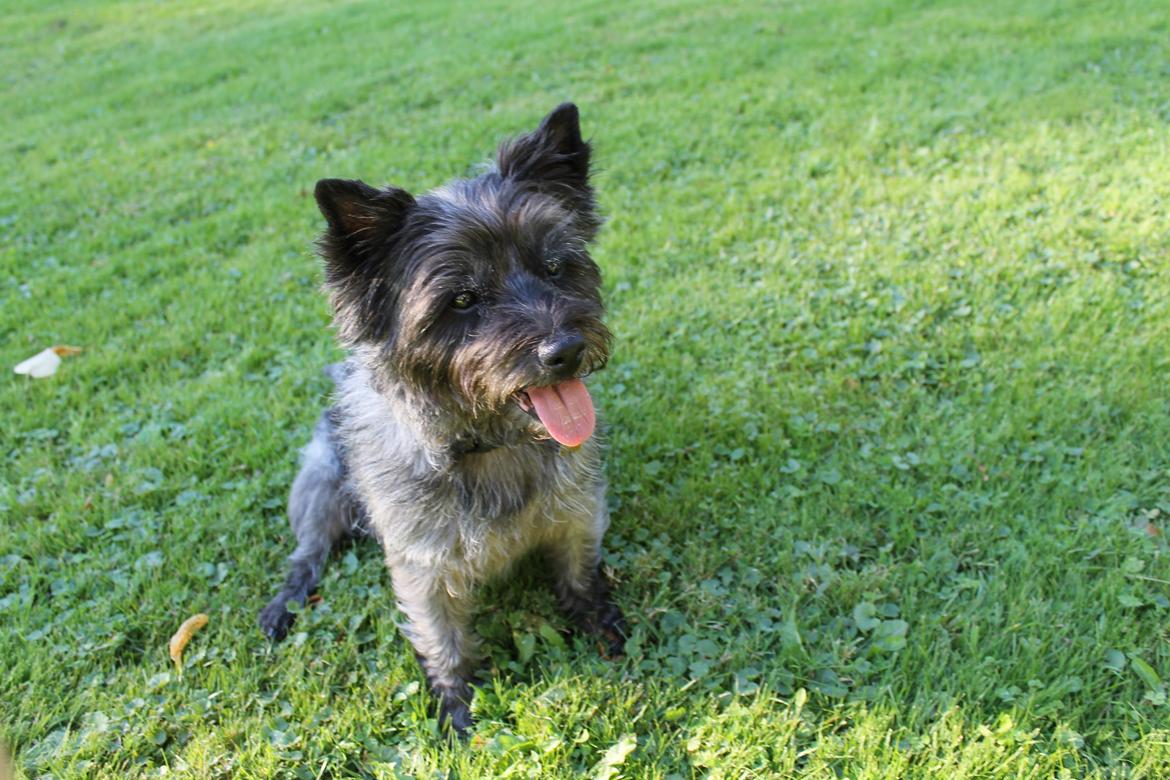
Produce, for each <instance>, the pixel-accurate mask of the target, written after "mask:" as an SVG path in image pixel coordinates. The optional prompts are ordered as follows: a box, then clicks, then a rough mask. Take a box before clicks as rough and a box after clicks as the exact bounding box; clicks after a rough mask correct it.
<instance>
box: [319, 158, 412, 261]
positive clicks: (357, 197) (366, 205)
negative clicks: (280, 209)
mask: <svg viewBox="0 0 1170 780" xmlns="http://www.w3.org/2000/svg"><path fill="white" fill-rule="evenodd" d="M314 195H315V196H316V198H317V206H318V207H319V208H320V209H321V213H322V214H324V215H325V222H326V223H327V224H328V228H327V229H326V231H325V235H324V236H323V237H322V249H323V253H324V254H325V260H326V262H329V263H333V262H334V261H341V260H348V261H349V262H350V263H359V262H361V261H362V260H364V259H365V257H366V256H367V255H368V254H369V253H370V251H372V250H376V249H378V248H379V247H381V246H382V245H384V244H385V243H386V242H387V241H388V239H389V238H390V237H392V236H393V235H394V234H395V233H397V232H398V231H399V229H400V228H401V227H402V224H403V223H404V222H405V221H406V216H407V214H409V213H410V210H411V209H412V208H413V207H414V197H413V196H411V194H410V193H409V192H407V191H405V190H400V189H398V188H396V187H384V188H382V189H375V188H374V187H371V186H370V185H368V184H366V183H365V182H364V181H358V180H357V179H321V181H319V182H317V188H316V190H315V191H314Z"/></svg>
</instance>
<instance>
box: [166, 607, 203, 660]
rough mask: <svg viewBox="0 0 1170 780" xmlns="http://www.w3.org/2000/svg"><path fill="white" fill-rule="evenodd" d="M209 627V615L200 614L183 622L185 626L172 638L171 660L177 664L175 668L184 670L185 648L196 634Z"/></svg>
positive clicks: (180, 627)
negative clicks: (206, 626)
mask: <svg viewBox="0 0 1170 780" xmlns="http://www.w3.org/2000/svg"><path fill="white" fill-rule="evenodd" d="M205 625H207V615H204V614H203V613H202V612H200V613H199V614H198V615H192V616H191V617H189V618H187V619H186V620H184V621H183V625H181V626H179V630H178V631H176V632H175V635H174V636H173V637H171V647H170V651H171V660H172V661H174V662H175V666H177V667H180V668H182V666H183V648H184V647H186V646H187V643H188V642H190V641H191V637H192V636H194V635H195V632H196V631H198V630H199V629H201V628H203V627H204V626H205Z"/></svg>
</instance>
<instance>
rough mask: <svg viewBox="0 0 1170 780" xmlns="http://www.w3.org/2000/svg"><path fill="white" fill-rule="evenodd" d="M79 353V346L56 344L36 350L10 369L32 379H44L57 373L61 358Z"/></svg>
mask: <svg viewBox="0 0 1170 780" xmlns="http://www.w3.org/2000/svg"><path fill="white" fill-rule="evenodd" d="M79 354H81V347H70V346H68V345H65V344H57V345H55V346H52V347H49V348H48V349H46V350H43V351H41V352H38V353H37V354H35V355H33V356H32V357H30V358H29V359H28V360H25V361H22V362H20V363H17V364H16V366H15V368H13V369H12V370H13V371H15V372H16V373H18V374H27V375H28V376H31V377H32V378H33V379H44V378H45V377H47V376H52V375H53V374H55V373H57V367H58V366H60V365H61V358H63V357H72V356H73V355H79Z"/></svg>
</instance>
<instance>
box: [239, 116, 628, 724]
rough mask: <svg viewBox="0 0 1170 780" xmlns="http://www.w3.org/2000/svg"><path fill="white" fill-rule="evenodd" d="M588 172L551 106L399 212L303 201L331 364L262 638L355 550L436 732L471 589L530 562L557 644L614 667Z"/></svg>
mask: <svg viewBox="0 0 1170 780" xmlns="http://www.w3.org/2000/svg"><path fill="white" fill-rule="evenodd" d="M590 153H591V149H590V145H589V144H588V143H587V142H586V141H584V140H583V139H582V137H581V128H580V120H579V116H578V111H577V107H576V106H575V105H573V104H572V103H565V104H563V105H561V106H558V107H557V108H556V109H555V110H553V111H552V112H551V113H550V114H549V115H548V116H547V117H545V119H544V120H543V121H542V122H541V123H540V126H539V127H537V128H536V130H534V131H533V132H530V133H527V134H524V135H520V136H518V137H516V138H514V139H512V140H510V141H506V142H504V143H503V144H502V145H501V146H500V147H499V149H498V151H497V154H496V159H495V165H494V166H492V167H490V168H489V169H488V170H486V172H484V173H482V174H481V175H479V176H476V177H474V178H467V179H456V180H454V181H452V182H450V183H448V184H446V185H445V186H442V187H439V188H438V189H435V190H433V191H431V192H429V193H427V194H425V195H422V196H420V197H418V198H415V197H414V196H412V195H410V194H409V193H407V192H406V191H404V190H401V189H398V188H396V187H389V186H387V187H382V188H380V189H378V188H374V187H371V186H369V185H367V184H365V183H364V182H362V181H358V180H345V179H323V180H321V181H319V182H318V183H317V186H316V190H315V195H316V200H317V204H318V206H319V207H320V209H321V213H322V214H323V215H324V217H325V223H326V227H325V232H324V234H323V235H322V237H321V238H320V239H319V241H318V249H319V252H320V255H321V257H322V259H323V261H324V266H325V289H326V290H327V292H328V294H329V297H330V300H331V303H332V306H333V313H334V316H333V319H334V326H335V329H336V331H337V335H338V340H339V342H340V343H341V345H342V346H343V347H345V348H346V349H347V350H348V358H347V359H346V360H345V361H344V362H343V363H341V364H339V365H337V366H335V367H332V372H331V373H332V375H333V377H334V380H335V382H336V391H335V396H334V403H333V405H332V407H331V408H329V409H328V410H326V411H325V412H324V413H323V414H322V416H321V418H320V420H319V421H318V423H317V425H316V428H315V430H314V432H313V436H312V440H311V441H310V442H309V444H308V446H307V447H306V448H305V449H304V451H303V455H302V464H301V468H300V472H299V473H298V474H297V477H296V479H295V480H294V482H293V486H292V491H291V496H290V498H289V504H288V515H289V521H290V523H291V525H292V530H293V533H294V535H295V537H296V549H295V551H294V552H293V553H292V555H291V556H290V557H289V563H290V568H289V573H288V576H287V579H286V580H285V582H284V584H283V586H282V587H281V589H280V592H279V593H278V594H277V595H276V597H275V598H273V599H272V601H271V602H270V603H269V604H268V606H267V607H265V608H264V609H263V610H262V611H261V613H260V626H261V628H262V629H263V631H264V632H265V633H266V634H267V636H268V637H270V638H271V639H272V640H274V641H279V640H280V639H282V638H283V637H284V636H285V635H286V634H287V633H288V630H289V628H290V626H291V625H292V622H293V619H294V616H293V614H292V613H291V612H290V611H289V609H288V605H289V602H295V603H296V604H299V605H303V604H304V603H305V601H306V599H307V598H308V596H309V595H310V594H311V593H313V592H314V589H315V588H316V585H317V583H318V580H319V579H320V576H321V570H322V567H323V566H324V564H325V562H326V560H327V558H328V557H329V553H330V551H331V550H332V549H333V548H334V547H335V546H336V545H338V544H339V543H340V542H342V541H343V540H345V539H347V538H350V537H358V536H364V535H372V536H374V537H375V538H376V539H377V540H378V541H379V542H380V543H381V546H382V549H383V551H384V553H385V560H386V564H387V566H388V567H389V570H390V577H391V581H392V583H393V588H394V594H395V597H396V598H397V601H398V606H399V609H400V610H401V612H402V613H403V615H405V617H406V621H407V622H406V624H405V625H404V626H402V629H403V632H404V633H405V635H406V637H407V638H408V639H409V641H410V643H411V644H412V645H413V646H414V650H415V653H416V655H417V657H418V659H419V661H420V663H421V666H422V668H423V670H424V672H425V673H426V677H427V681H428V683H429V686H430V689H431V691H432V693H433V695H434V696H435V697H436V699H437V705H438V719H439V723H440V724H441V725H442V726H445V727H446V728H450V729H453V730H454V731H455V732H456V733H458V734H460V735H465V734H466V732H467V730H468V729H469V728H470V727H471V725H472V715H471V711H470V708H469V703H470V701H471V697H472V692H473V691H472V684H473V682H474V677H473V674H474V671H475V666H476V660H477V659H476V648H477V638H476V636H475V633H474V630H473V627H472V622H471V619H472V614H473V608H474V597H475V592H476V590H477V586H479V585H480V584H481V583H482V582H484V581H485V580H488V579H490V578H493V577H495V576H497V575H500V574H502V573H504V572H505V571H506V570H507V569H508V568H509V566H510V564H512V563H514V562H515V561H517V560H518V559H519V558H521V557H523V556H524V555H525V554H527V553H528V552H530V551H532V550H534V549H539V550H542V551H543V552H544V553H545V555H546V558H547V559H548V560H549V562H550V563H551V572H552V579H553V585H554V590H555V592H556V595H557V598H558V602H559V604H560V606H561V608H562V609H563V610H564V611H565V612H566V613H567V614H568V615H569V617H570V618H571V621H572V623H573V625H574V626H575V627H576V628H577V629H579V630H581V631H584V632H587V633H588V634H591V635H594V636H596V637H599V638H600V639H601V640H603V642H604V646H605V647H606V648H607V649H608V652H609V653H611V654H615V655H616V654H620V652H621V650H622V646H623V644H624V638H625V636H626V634H627V630H626V621H625V618H624V616H623V615H622V612H621V610H620V608H619V607H618V605H617V604H616V602H615V601H614V599H613V596H612V593H611V585H610V582H609V580H608V579H607V577H606V574H605V572H604V571H603V569H602V567H601V555H602V536H603V535H604V534H605V531H606V529H607V528H608V526H609V514H608V509H607V506H606V482H605V478H604V476H603V473H602V445H601V442H600V441H599V437H598V436H596V435H594V431H595V427H596V424H597V418H596V413H595V410H594V407H593V402H592V400H591V398H590V395H589V392H588V390H587V389H586V386H585V384H584V382H583V381H582V380H583V378H585V377H587V376H588V375H589V374H591V373H592V372H594V371H597V370H600V369H601V368H603V367H604V366H605V364H606V361H607V360H608V357H609V348H610V340H611V335H610V332H609V330H608V329H607V328H606V326H605V325H604V324H603V322H602V315H603V312H604V309H603V304H602V299H601V273H600V270H599V269H598V267H597V264H596V263H595V262H594V261H593V259H592V258H591V257H590V255H589V251H588V248H589V245H590V243H591V242H592V241H593V239H594V237H595V236H596V234H597V231H598V229H599V228H600V226H601V219H600V217H599V215H598V211H597V206H596V202H595V200H594V193H593V189H592V186H591V184H590V169H589V165H590Z"/></svg>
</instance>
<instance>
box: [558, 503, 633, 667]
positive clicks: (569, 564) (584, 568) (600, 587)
mask: <svg viewBox="0 0 1170 780" xmlns="http://www.w3.org/2000/svg"><path fill="white" fill-rule="evenodd" d="M608 527H609V513H608V511H607V509H606V508H605V499H604V497H602V498H601V500H600V501H599V502H598V505H597V508H596V509H595V510H594V512H593V514H592V515H591V516H590V515H577V516H570V519H569V521H568V522H566V523H565V524H564V528H565V530H564V532H563V533H562V534H561V535H560V536H559V537H558V538H557V539H556V541H555V542H554V543H553V544H551V545H549V547H548V553H549V556H550V558H551V562H552V564H553V572H554V579H553V589H554V590H555V591H556V595H557V601H558V602H560V606H561V609H562V611H564V612H565V613H566V614H567V615H568V616H569V618H570V620H571V621H572V622H573V626H574V628H576V629H578V630H580V631H584V632H585V633H587V634H591V635H593V636H595V637H597V638H598V639H599V640H600V641H601V642H602V643H603V647H604V650H605V653H606V654H607V655H609V656H611V657H613V656H619V655H621V654H622V651H623V649H624V647H625V644H626V637H627V636H628V635H629V629H628V627H627V625H626V619H625V616H624V615H623V614H622V611H621V608H620V607H619V606H618V605H617V602H616V601H614V598H613V591H612V587H611V585H610V582H609V578H608V577H606V576H605V572H604V571H603V569H602V566H601V537H602V534H604V533H605V529H606V528H608Z"/></svg>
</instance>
